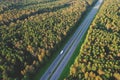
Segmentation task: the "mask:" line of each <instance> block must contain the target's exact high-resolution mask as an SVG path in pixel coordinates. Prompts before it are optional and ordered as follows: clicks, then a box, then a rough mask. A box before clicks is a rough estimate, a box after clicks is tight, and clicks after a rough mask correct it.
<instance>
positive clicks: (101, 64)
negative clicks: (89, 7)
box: [65, 0, 120, 80]
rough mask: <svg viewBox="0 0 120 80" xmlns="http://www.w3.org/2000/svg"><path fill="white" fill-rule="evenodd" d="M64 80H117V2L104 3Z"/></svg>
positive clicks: (119, 72)
mask: <svg viewBox="0 0 120 80" xmlns="http://www.w3.org/2000/svg"><path fill="white" fill-rule="evenodd" d="M65 80H120V1H119V0H104V3H103V5H102V7H101V8H100V10H99V12H98V14H97V15H96V17H95V19H94V21H93V22H92V24H91V26H90V28H89V30H88V33H87V36H86V39H85V41H84V43H83V45H82V46H81V49H80V52H79V55H78V56H77V58H76V59H75V61H74V64H72V66H71V67H70V72H69V75H68V77H66V78H65Z"/></svg>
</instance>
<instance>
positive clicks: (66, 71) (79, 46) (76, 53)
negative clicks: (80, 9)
mask: <svg viewBox="0 0 120 80" xmlns="http://www.w3.org/2000/svg"><path fill="white" fill-rule="evenodd" d="M94 5H95V3H94V4H93V6H94ZM93 6H92V7H91V8H90V10H88V12H87V13H86V15H85V16H87V14H88V13H89V12H90V11H91V9H92V8H93ZM99 9H100V8H99ZM98 12H99V10H98ZM96 15H97V14H96ZM96 15H95V17H96ZM95 17H94V18H95ZM84 18H85V17H84ZM94 18H93V21H94ZM83 20H84V19H83ZM93 21H92V22H93ZM92 22H91V23H92ZM90 25H91V24H90ZM89 28H90V27H89ZM89 28H88V29H87V31H86V32H85V34H84V36H83V37H82V39H81V40H80V42H79V44H78V46H77V48H76V49H75V51H74V53H73V55H72V56H71V58H70V60H69V61H68V64H67V65H66V67H65V68H64V70H63V72H62V74H61V75H60V77H59V79H58V80H64V79H65V78H66V77H67V76H68V75H69V73H70V67H71V65H72V64H73V63H74V62H75V59H76V57H77V56H78V55H79V53H80V50H81V47H82V44H83V43H84V42H85V39H86V37H87V33H88V30H89Z"/></svg>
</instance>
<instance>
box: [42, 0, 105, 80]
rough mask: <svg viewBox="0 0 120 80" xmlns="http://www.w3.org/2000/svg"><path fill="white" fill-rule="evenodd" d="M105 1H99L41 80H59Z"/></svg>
mask: <svg viewBox="0 0 120 80" xmlns="http://www.w3.org/2000/svg"><path fill="white" fill-rule="evenodd" d="M102 2H103V0H98V2H97V3H96V4H95V6H94V7H93V8H92V10H91V11H90V12H89V13H88V15H87V16H86V18H85V20H84V21H83V22H82V24H81V25H80V26H79V27H78V29H77V30H76V31H75V33H74V34H73V36H72V37H71V38H70V40H69V41H68V42H67V44H66V45H65V46H64V48H63V49H62V50H61V52H60V54H59V55H58V56H57V57H56V58H55V60H54V61H53V62H52V64H51V65H50V67H49V68H48V69H47V70H46V72H45V73H44V74H43V75H42V77H41V78H40V80H58V78H59V77H60V75H61V73H62V71H63V69H64V68H65V66H66V65H67V63H68V61H69V59H70V58H71V56H72V54H73V53H74V51H75V49H76V48H77V46H78V44H79V42H80V40H81V39H82V37H83V36H84V34H85V32H86V31H87V29H88V28H89V26H90V24H91V22H92V21H93V19H94V17H95V15H96V13H97V12H98V10H99V8H100V6H101V4H102Z"/></svg>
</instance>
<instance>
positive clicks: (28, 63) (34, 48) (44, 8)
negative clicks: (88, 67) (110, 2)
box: [0, 0, 96, 80]
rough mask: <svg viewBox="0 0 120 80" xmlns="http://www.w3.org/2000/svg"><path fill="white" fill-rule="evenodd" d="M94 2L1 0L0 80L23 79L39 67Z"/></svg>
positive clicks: (73, 0) (72, 0) (52, 53)
mask: <svg viewBox="0 0 120 80" xmlns="http://www.w3.org/2000/svg"><path fill="white" fill-rule="evenodd" d="M22 1H25V3H24V2H22ZM95 1H96V0H20V1H19V0H5V1H4V0H1V1H0V80H26V79H27V78H28V77H29V76H30V75H32V74H35V73H36V71H38V70H40V69H42V67H44V65H45V64H46V61H47V60H48V59H50V58H51V57H52V55H54V54H55V52H56V51H57V50H58V49H59V48H60V46H61V43H62V42H63V41H64V40H65V39H66V36H69V35H71V32H72V30H73V29H74V28H75V24H76V23H77V22H78V21H79V19H80V18H81V16H83V15H84V13H85V11H86V10H87V9H89V7H90V6H91V5H92V3H93V2H95Z"/></svg>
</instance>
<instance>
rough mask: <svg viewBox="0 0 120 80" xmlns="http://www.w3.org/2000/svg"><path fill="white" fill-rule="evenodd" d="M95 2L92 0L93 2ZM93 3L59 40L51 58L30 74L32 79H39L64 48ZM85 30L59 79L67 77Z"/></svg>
mask: <svg viewBox="0 0 120 80" xmlns="http://www.w3.org/2000/svg"><path fill="white" fill-rule="evenodd" d="M95 3H96V2H94V4H95ZM94 4H93V5H92V6H91V7H89V8H87V10H86V11H85V12H84V15H83V16H82V17H81V18H80V19H79V20H78V22H77V23H76V24H75V26H73V27H72V28H71V29H70V31H69V32H68V34H67V36H66V38H65V39H64V41H62V42H61V44H60V48H59V49H58V50H57V51H56V52H55V53H54V55H52V57H51V59H49V60H47V61H46V63H47V64H44V65H43V66H42V69H40V70H39V71H38V72H36V73H35V75H33V76H31V79H32V80H40V77H41V76H42V75H43V74H44V73H45V71H46V70H47V69H48V68H49V66H50V65H51V64H52V62H53V61H54V59H55V58H56V57H57V55H58V54H59V53H60V51H61V50H62V49H63V48H64V46H65V44H66V43H67V42H68V41H69V39H70V38H71V37H72V35H73V34H74V32H75V31H76V30H77V28H78V27H79V25H80V24H81V23H82V22H83V21H84V19H85V17H86V16H87V14H88V13H89V12H90V11H91V9H92V7H93V6H94ZM86 34H87V31H86V33H85V35H84V36H83V38H82V40H81V41H80V43H79V45H78V47H77V48H76V50H75V52H74V54H73V55H72V57H71V59H70V60H69V62H68V64H67V66H66V67H65V68H64V70H63V72H62V74H61V76H60V78H59V80H63V79H64V78H65V77H67V75H68V74H69V71H70V66H71V65H72V64H73V63H74V60H75V58H76V57H77V56H78V54H79V51H80V48H81V45H82V43H83V42H84V39H85V37H86Z"/></svg>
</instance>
